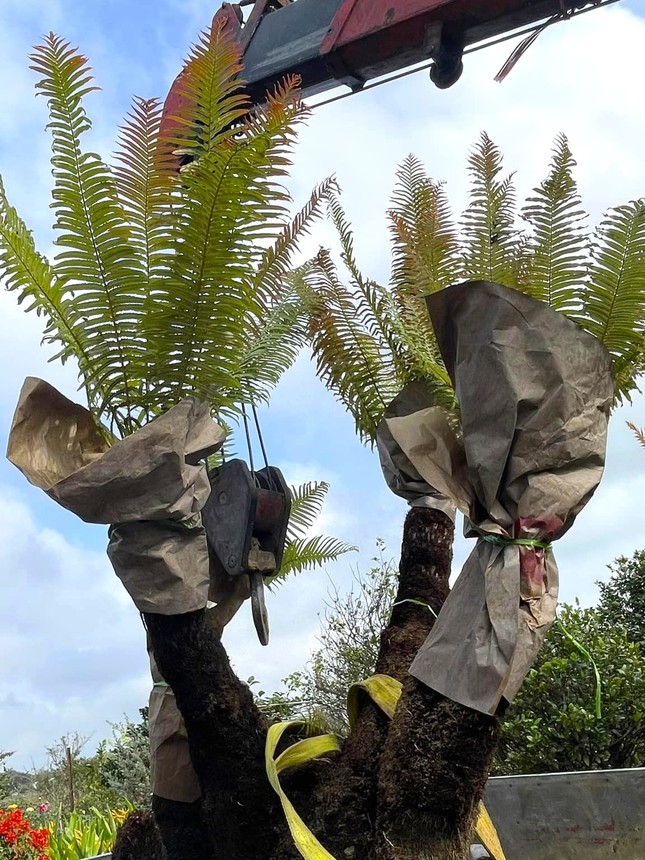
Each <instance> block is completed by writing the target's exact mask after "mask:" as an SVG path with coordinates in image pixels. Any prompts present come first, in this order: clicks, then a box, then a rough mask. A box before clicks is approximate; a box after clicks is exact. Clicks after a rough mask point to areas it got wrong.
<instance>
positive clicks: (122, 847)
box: [112, 811, 167, 860]
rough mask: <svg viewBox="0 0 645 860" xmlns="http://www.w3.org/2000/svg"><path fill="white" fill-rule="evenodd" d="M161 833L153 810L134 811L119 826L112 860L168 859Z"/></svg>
mask: <svg viewBox="0 0 645 860" xmlns="http://www.w3.org/2000/svg"><path fill="white" fill-rule="evenodd" d="M166 856H167V855H166V854H165V853H164V846H163V843H162V841H161V833H160V832H159V829H158V827H157V824H156V822H155V819H154V816H153V815H152V813H151V812H138V811H136V812H132V813H131V814H130V815H128V817H127V818H126V820H125V821H124V822H123V824H122V825H121V827H120V828H119V832H118V833H117V836H116V841H115V843H114V848H113V850H112V860H166Z"/></svg>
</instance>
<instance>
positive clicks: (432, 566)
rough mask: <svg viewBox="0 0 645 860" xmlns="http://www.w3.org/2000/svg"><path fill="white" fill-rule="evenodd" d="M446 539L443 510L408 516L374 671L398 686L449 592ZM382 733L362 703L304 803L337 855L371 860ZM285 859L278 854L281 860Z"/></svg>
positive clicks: (384, 723)
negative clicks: (393, 597) (391, 604)
mask: <svg viewBox="0 0 645 860" xmlns="http://www.w3.org/2000/svg"><path fill="white" fill-rule="evenodd" d="M453 535H454V525H453V523H452V521H451V520H450V518H449V517H447V516H446V515H445V514H443V513H442V512H440V511H435V510H432V509H430V508H411V509H410V511H409V512H408V515H407V517H406V520H405V525H404V528H403V541H402V548H401V563H400V566H399V586H398V591H397V596H396V600H395V604H396V605H395V606H394V609H393V612H392V617H391V620H390V624H389V625H388V627H387V628H386V629H385V630H384V631H383V633H382V635H381V647H380V652H379V657H378V661H377V666H376V671H377V672H379V673H383V674H387V675H391V676H392V677H394V678H397V679H398V680H400V681H403V680H404V678H405V677H406V676H407V673H408V669H409V666H410V663H411V662H412V660H413V658H414V657H415V655H416V653H417V651H418V650H419V648H420V647H421V645H422V644H423V642H424V641H425V639H426V637H427V635H428V633H429V632H430V630H431V629H432V625H433V623H434V614H433V612H434V613H438V612H439V610H440V609H441V606H442V605H443V602H444V600H445V598H446V596H447V595H448V591H449V585H448V581H449V577H450V565H451V561H452V540H453ZM428 607H430V609H432V611H430V609H429V608H428ZM389 728H390V721H389V719H388V718H387V717H386V716H385V715H384V714H383V712H382V711H381V710H380V709H379V708H378V707H377V706H376V705H374V704H373V703H371V702H370V701H369V700H366V701H365V704H364V705H363V707H362V710H361V713H360V716H359V719H358V721H357V723H356V725H355V726H354V728H353V729H352V731H351V733H350V735H349V737H348V738H347V740H346V741H345V743H344V745H343V748H342V751H341V754H340V756H339V757H338V759H337V761H336V762H335V763H334V764H333V766H331V767H330V768H328V769H327V771H324V772H323V773H321V775H320V779H319V782H318V785H317V787H316V789H315V790H314V791H313V792H311V793H310V794H309V796H308V797H305V798H303V804H304V808H305V810H306V815H305V818H306V821H307V824H308V825H309V826H310V827H311V829H312V830H313V831H314V832H315V833H316V835H317V836H318V838H319V839H320V841H321V842H322V843H323V844H324V846H325V847H326V848H327V850H328V851H330V852H331V853H332V854H333V855H334V856H336V857H343V856H351V857H352V858H353V860H372V858H374V857H375V853H374V852H375V833H376V830H375V824H376V810H377V794H376V792H377V783H378V772H379V757H380V754H381V752H382V750H383V747H384V745H385V742H386V738H387V734H388V730H389ZM347 852H351V854H348V853H347ZM291 856H293V855H290V854H289V853H285V854H284V858H285V860H286V858H287V857H291ZM280 860H283V857H282V856H280Z"/></svg>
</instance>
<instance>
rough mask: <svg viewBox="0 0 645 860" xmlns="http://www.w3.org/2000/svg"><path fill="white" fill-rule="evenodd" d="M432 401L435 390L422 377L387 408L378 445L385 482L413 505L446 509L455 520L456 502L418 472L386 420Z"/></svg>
mask: <svg viewBox="0 0 645 860" xmlns="http://www.w3.org/2000/svg"><path fill="white" fill-rule="evenodd" d="M432 402H433V401H432V393H431V392H430V390H429V389H428V387H427V386H426V385H425V383H423V382H422V381H417V382H411V383H410V384H409V385H406V387H405V388H404V389H403V391H402V392H401V393H400V394H399V395H398V396H397V397H395V398H394V400H393V401H392V402H391V403H390V404H389V405H388V407H387V408H386V410H385V412H384V415H383V417H384V419H385V420H383V422H382V423H381V425H380V426H379V428H378V434H377V437H376V446H377V450H378V454H379V460H380V462H381V469H382V471H383V476H384V478H385V482H386V483H387V485H388V487H389V488H390V489H391V490H392V492H393V493H396V495H397V496H401V498H403V499H406V501H407V502H408V504H409V505H410V506H411V507H426V508H433V509H434V510H438V511H443V513H444V514H446V515H447V516H449V517H450V519H451V520H452V521H453V522H454V520H455V505H454V503H453V502H452V501H451V500H450V499H448V498H446V496H443V495H442V494H441V493H439V492H438V491H437V490H436V489H435V488H434V487H432V486H430V484H429V483H428V482H427V481H426V480H425V479H424V478H423V476H422V475H420V474H419V472H418V471H417V470H416V469H415V467H414V465H413V464H412V463H411V462H410V460H409V459H408V458H407V457H406V455H405V454H404V453H403V451H402V450H401V448H400V447H399V445H398V443H397V442H396V440H395V439H394V437H393V436H392V434H391V432H390V430H389V428H388V423H387V419H389V418H399V417H402V416H406V415H410V414H411V413H414V412H418V411H419V410H420V409H423V408H424V407H427V406H429V405H432Z"/></svg>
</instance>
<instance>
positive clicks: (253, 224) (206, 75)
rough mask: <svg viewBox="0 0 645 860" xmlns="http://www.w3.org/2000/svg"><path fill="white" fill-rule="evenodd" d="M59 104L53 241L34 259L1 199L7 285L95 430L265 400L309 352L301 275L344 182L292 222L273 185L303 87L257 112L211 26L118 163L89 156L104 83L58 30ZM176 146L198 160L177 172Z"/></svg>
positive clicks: (44, 85)
mask: <svg viewBox="0 0 645 860" xmlns="http://www.w3.org/2000/svg"><path fill="white" fill-rule="evenodd" d="M32 59H33V68H34V69H35V70H36V71H37V73H38V74H39V76H40V80H39V83H38V84H37V87H38V90H39V91H40V92H42V93H43V94H44V95H45V96H46V97H47V100H48V105H49V113H50V125H49V127H50V130H51V134H52V141H53V156H52V165H53V175H54V189H53V197H54V209H55V212H56V225H55V227H56V230H57V233H58V237H57V244H58V245H60V246H62V248H63V250H61V251H60V253H58V254H57V256H56V258H55V260H54V261H53V263H52V264H50V263H48V261H47V260H45V258H43V257H42V256H40V255H39V254H38V253H37V251H36V249H35V247H34V244H33V240H32V238H31V236H30V234H29V232H28V230H27V228H26V226H25V225H24V223H23V222H22V221H21V220H20V219H19V218H18V216H17V214H16V213H15V211H14V210H13V209H12V208H11V206H10V205H9V203H8V201H7V200H6V197H5V195H4V190H3V189H2V190H1V193H0V259H1V260H2V263H3V269H4V271H3V273H2V278H3V281H4V283H5V284H6V286H7V287H9V288H10V289H14V290H17V291H19V293H20V300H23V299H28V300H29V308H32V309H35V310H36V311H37V312H38V313H41V314H45V315H46V318H47V323H46V333H45V336H46V339H48V340H51V341H56V342H58V343H59V344H60V352H59V353H58V357H60V358H61V359H63V360H64V359H66V358H69V357H71V356H74V357H75V358H76V359H77V360H78V363H79V369H80V374H81V380H82V383H83V385H84V386H85V388H86V390H87V393H88V400H89V404H90V408H91V409H92V411H93V413H94V415H95V416H96V417H97V419H98V420H99V421H100V420H104V421H107V423H108V424H109V425H110V427H111V428H114V429H115V431H116V432H117V434H118V435H125V434H127V433H130V432H133V431H134V430H136V429H137V428H138V427H139V426H141V425H142V424H143V423H145V422H146V421H148V420H150V419H151V418H153V417H154V416H155V415H157V414H159V413H160V412H161V411H163V410H165V409H167V408H169V407H171V406H173V405H174V404H175V403H177V402H178V401H179V400H181V399H182V398H183V397H186V396H189V395H195V396H198V397H201V398H206V399H207V400H208V401H209V402H210V403H211V406H212V408H213V412H214V413H217V414H218V415H220V416H222V415H223V416H224V417H226V415H228V416H229V418H230V417H231V416H232V415H235V414H237V413H239V409H240V401H241V400H243V399H244V400H252V401H255V400H257V399H261V398H264V399H266V397H267V396H268V392H269V390H270V389H271V388H272V387H273V386H274V385H275V384H276V382H277V380H278V378H279V377H280V375H281V374H282V372H283V371H284V370H285V369H286V368H287V367H288V366H289V364H290V363H291V362H292V361H293V360H294V358H295V356H296V354H297V352H298V350H299V348H300V347H301V345H302V343H303V337H304V329H305V311H306V303H305V298H306V295H307V291H306V290H305V289H303V288H301V285H299V279H298V278H297V277H295V276H293V275H292V274H291V273H290V271H289V270H290V268H291V266H292V260H293V254H294V251H295V249H296V247H297V244H298V241H299V240H300V238H301V237H302V236H303V235H304V234H306V232H307V231H308V229H309V228H310V226H311V224H312V223H313V221H314V220H315V219H316V218H317V217H318V216H319V214H320V212H321V207H322V205H323V202H324V200H325V199H326V198H327V196H328V194H329V193H330V191H331V189H332V187H333V182H332V181H327V182H324V183H322V184H321V185H320V186H319V187H318V188H316V189H315V190H314V193H313V194H312V197H311V199H310V200H309V201H308V203H307V204H306V205H305V207H304V208H303V209H302V210H301V212H300V213H299V214H298V215H297V216H296V218H295V219H291V218H290V217H289V213H288V208H289V203H290V199H289V196H288V194H287V192H286V191H285V190H284V188H282V186H281V185H280V182H281V181H282V179H283V177H284V176H285V174H286V170H287V167H288V164H289V151H290V148H291V147H292V145H293V142H294V139H295V134H296V129H297V126H298V123H299V122H301V121H302V120H303V119H304V117H305V116H306V111H305V109H304V108H303V106H302V105H301V104H300V102H299V99H298V95H297V91H296V84H297V81H296V80H295V79H293V80H289V81H287V82H285V84H284V85H282V86H280V87H278V88H277V89H276V92H275V93H274V94H272V95H270V96H269V97H268V101H267V104H266V106H265V107H263V108H260V109H257V110H256V111H255V112H253V113H249V110H250V103H249V101H248V98H247V97H246V96H245V94H244V89H243V86H241V82H240V79H239V73H240V63H239V50H238V47H237V45H236V44H235V43H234V42H232V41H231V40H230V39H229V38H228V37H227V36H225V34H223V33H222V32H221V30H220V29H219V28H218V27H215V28H214V29H212V30H211V31H209V32H207V33H205V34H203V35H202V37H201V38H200V41H199V42H198V44H197V45H196V46H195V48H194V49H193V51H192V53H191V55H190V56H189V59H188V61H187V64H186V67H185V69H184V73H183V75H182V78H181V80H182V87H183V90H184V93H183V95H184V100H183V107H182V108H181V109H180V110H178V112H177V113H178V115H177V116H174V117H170V118H169V119H170V121H169V122H167V123H166V124H165V126H164V130H163V137H162V126H161V109H160V105H159V102H158V101H157V100H155V99H151V100H145V99H140V98H136V99H135V100H134V102H133V107H132V110H131V112H130V114H129V115H128V117H127V118H126V120H125V122H124V124H123V126H122V128H121V133H120V137H119V142H118V148H117V152H116V165H115V167H114V168H111V167H109V166H108V165H107V164H105V163H104V162H103V161H102V160H101V159H100V158H99V156H98V155H96V154H94V153H91V152H86V151H84V150H83V148H82V142H83V139H84V138H83V136H84V135H85V133H86V132H87V131H88V130H89V128H90V125H91V124H90V120H89V118H88V116H87V114H86V112H85V108H84V105H83V101H84V97H85V96H87V95H88V93H90V92H92V91H93V90H95V89H96V87H95V86H94V84H93V82H92V77H91V74H90V70H89V67H88V64H87V60H86V59H85V57H83V56H82V55H81V54H79V53H78V52H77V51H76V50H74V49H72V48H71V47H70V46H69V45H68V43H66V42H64V41H63V40H62V39H60V38H59V37H57V36H53V35H50V36H49V37H47V39H46V40H45V41H44V43H43V44H42V45H41V46H39V47H37V48H36V49H35V51H34V54H33V58H32ZM177 149H182V150H183V151H189V152H191V153H192V154H193V156H194V160H193V161H192V163H191V164H190V165H189V166H188V167H187V168H184V169H183V170H182V171H181V173H179V174H178V173H177V172H176V159H175V158H174V156H173V153H174V152H175V151H176V150H177Z"/></svg>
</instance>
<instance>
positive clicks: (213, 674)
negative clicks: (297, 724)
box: [146, 507, 498, 860]
mask: <svg viewBox="0 0 645 860" xmlns="http://www.w3.org/2000/svg"><path fill="white" fill-rule="evenodd" d="M453 536H454V526H453V524H452V522H451V521H450V519H449V518H448V517H447V516H446V515H445V514H443V513H441V512H439V511H435V510H432V509H428V508H422V507H419V508H412V509H411V510H410V511H409V513H408V516H407V519H406V522H405V527H404V533H403V545H402V552H401V564H400V579H399V589H398V594H397V598H396V603H395V606H394V610H393V613H392V618H391V621H390V624H389V626H388V627H387V629H386V630H384V631H383V634H382V637H381V647H380V653H379V657H378V664H377V672H378V673H383V674H388V675H392V676H393V677H395V678H398V679H399V680H401V681H403V682H404V690H403V696H402V699H401V702H400V705H399V707H398V708H397V711H396V713H395V715H394V719H393V720H392V721H390V720H388V719H387V717H385V715H384V714H383V713H382V712H381V711H380V710H379V709H378V708H377V707H376V706H375V705H374V704H372V703H371V702H370V701H369V700H366V702H365V705H364V707H363V709H362V711H361V713H360V716H359V718H358V721H357V723H356V725H355V726H354V727H353V729H352V731H351V733H350V735H349V737H348V738H347V740H346V741H345V743H344V745H343V748H342V750H341V752H340V753H338V754H336V755H332V756H329V757H327V758H326V759H325V760H324V761H320V762H315V763H312V764H311V765H307V766H304V767H302V768H300V769H299V770H297V771H295V772H291V773H286V774H283V776H282V782H283V785H284V786H285V788H286V790H287V793H288V794H289V796H290V797H291V799H292V801H293V803H294V805H295V806H296V808H297V809H298V811H299V813H300V814H301V816H302V818H303V819H304V820H305V822H306V823H307V825H308V826H309V827H310V828H311V830H312V831H313V832H314V833H315V834H316V836H317V837H318V839H319V840H320V841H321V842H322V844H323V845H324V846H325V848H327V850H328V851H329V852H331V854H332V855H333V856H334V857H335V858H337V860H343V858H345V857H350V856H351V857H352V858H353V860H403V858H405V860H407V858H412V857H414V858H419V860H423V858H432V860H462V858H465V857H466V854H467V845H468V841H469V837H470V832H471V825H472V823H473V819H474V812H475V809H476V805H477V803H478V801H479V800H480V798H481V796H482V793H483V789H484V785H485V782H486V778H487V776H488V770H489V767H490V762H491V758H492V754H493V751H494V748H495V744H496V741H497V735H498V721H497V719H496V718H494V717H487V716H484V715H482V714H478V713H475V712H473V711H471V710H469V709H467V708H464V707H462V706H460V705H456V704H455V703H454V702H451V701H449V700H447V699H445V698H443V697H442V696H439V695H438V694H437V693H435V692H433V691H432V690H429V689H428V688H426V687H424V686H423V685H422V684H420V683H419V682H418V681H416V680H415V679H413V678H411V677H410V676H408V674H407V670H408V667H409V666H410V663H411V662H412V659H413V657H414V656H415V654H416V652H417V651H418V649H419V648H420V646H421V645H422V643H423V641H424V640H425V638H426V636H427V635H428V633H429V631H430V629H431V628H432V625H433V623H434V618H435V614H436V613H438V612H439V610H440V608H441V605H442V603H443V601H444V600H445V598H446V596H447V594H448V590H449V585H448V580H449V576H450V565H451V559H452V541H453ZM146 623H147V625H148V629H149V632H150V637H151V641H152V647H153V650H154V653H155V657H156V660H157V663H158V665H159V668H160V670H161V672H162V674H163V676H164V678H165V679H166V680H167V681H168V683H169V684H170V685H171V686H172V688H173V690H174V692H175V695H176V698H177V704H178V706H179V708H180V710H181V712H182V714H183V716H184V719H185V722H186V727H187V731H188V736H189V742H190V750H191V757H192V760H193V764H194V766H195V769H196V771H197V773H198V775H199V777H200V782H201V785H202V789H203V802H202V803H203V810H204V816H205V821H206V829H207V833H208V838H209V841H210V848H209V850H210V852H211V856H212V858H213V860H224V858H226V860H250V858H253V860H295V858H297V857H299V856H300V855H299V854H298V852H297V851H296V849H295V848H294V845H293V842H292V840H291V836H290V834H289V832H288V830H287V828H286V824H285V821H284V816H283V813H282V810H281V808H280V804H279V801H278V799H277V797H276V796H275V794H274V793H273V791H272V789H271V788H270V786H269V783H268V781H267V778H266V773H265V765H264V743H265V738H266V728H267V727H266V724H265V721H264V719H263V717H262V715H261V713H260V712H259V711H258V710H257V708H256V707H255V705H254V703H253V698H252V695H251V692H250V690H249V689H248V687H247V686H246V685H245V684H243V683H242V682H241V681H239V679H238V678H237V677H236V676H235V674H234V673H233V671H232V670H231V668H230V664H229V661H228V657H227V655H226V652H225V651H224V648H223V646H222V644H221V642H220V641H219V639H218V636H217V634H216V633H215V631H214V630H213V629H212V628H211V627H210V626H209V624H208V621H207V619H206V614H205V613H204V612H195V613H190V614H188V615H184V616H172V617H169V616H159V615H148V616H146ZM167 848H170V846H169V845H168V844H167ZM169 860H175V858H173V856H172V851H171V850H170V851H169Z"/></svg>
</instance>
